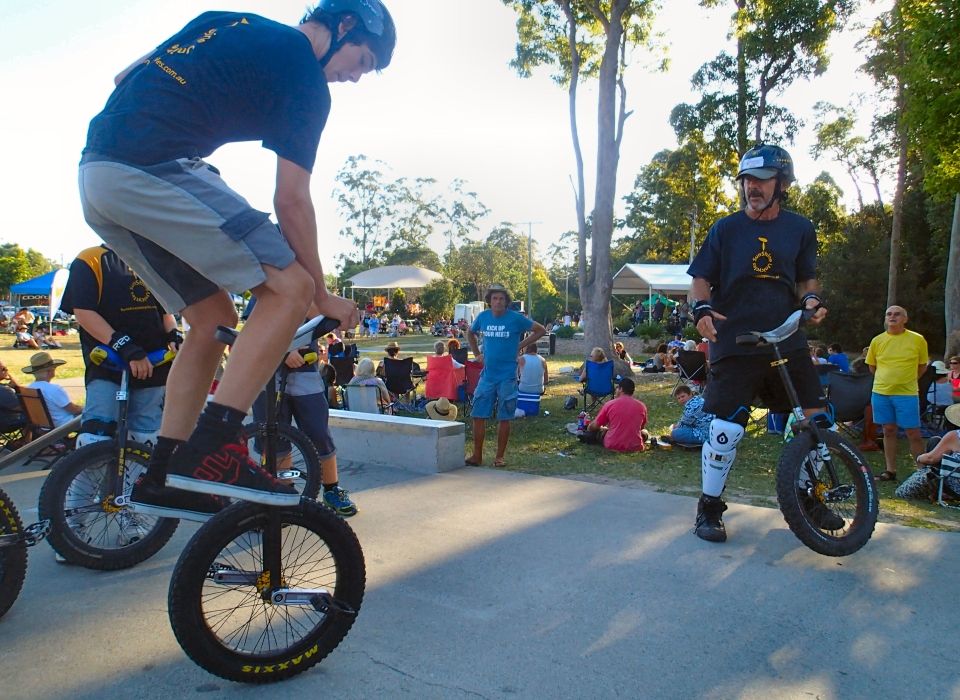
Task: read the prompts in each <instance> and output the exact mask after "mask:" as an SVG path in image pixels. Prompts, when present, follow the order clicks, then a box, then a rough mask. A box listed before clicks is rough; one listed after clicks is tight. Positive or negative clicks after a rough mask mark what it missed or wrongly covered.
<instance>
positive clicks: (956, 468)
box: [933, 454, 960, 510]
mask: <svg viewBox="0 0 960 700" xmlns="http://www.w3.org/2000/svg"><path fill="white" fill-rule="evenodd" d="M933 473H934V477H935V478H936V479H937V482H938V483H937V503H938V504H939V505H941V506H943V507H944V508H955V509H958V510H960V506H955V505H948V504H947V503H944V502H943V487H944V483H945V482H946V481H947V479H956V478H957V477H960V455H958V454H952V455H944V456H943V458H942V459H941V460H940V464H939V466H937V467H934V472H933ZM948 488H949V487H948ZM951 490H952V489H951Z"/></svg>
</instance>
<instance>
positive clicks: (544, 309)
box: [530, 265, 563, 323]
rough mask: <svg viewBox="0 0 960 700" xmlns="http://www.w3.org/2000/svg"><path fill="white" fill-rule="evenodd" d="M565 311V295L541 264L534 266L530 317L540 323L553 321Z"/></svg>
mask: <svg viewBox="0 0 960 700" xmlns="http://www.w3.org/2000/svg"><path fill="white" fill-rule="evenodd" d="M562 312H563V297H562V296H561V295H560V293H559V292H558V291H557V289H556V287H554V286H553V282H551V281H550V278H549V277H547V272H546V270H544V269H543V268H542V267H540V266H539V265H538V266H536V267H534V268H533V308H532V309H531V310H530V318H532V319H533V320H534V321H537V322H538V323H543V322H544V321H548V322H552V321H553V319H554V318H556V317H557V316H559V315H561V314H562Z"/></svg>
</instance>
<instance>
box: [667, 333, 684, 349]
mask: <svg viewBox="0 0 960 700" xmlns="http://www.w3.org/2000/svg"><path fill="white" fill-rule="evenodd" d="M683 345H684V343H683V333H681V332H680V331H677V332H676V333H674V335H673V340H671V341H670V342H669V343H667V348H668V349H670V350H672V349H673V348H676V349H677V350H680V349H681V348H682V347H683Z"/></svg>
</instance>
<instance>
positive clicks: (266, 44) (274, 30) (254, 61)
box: [84, 12, 330, 171]
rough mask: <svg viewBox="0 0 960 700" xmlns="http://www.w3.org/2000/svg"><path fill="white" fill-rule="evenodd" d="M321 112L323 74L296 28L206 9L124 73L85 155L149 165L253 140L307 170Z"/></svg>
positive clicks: (323, 117)
mask: <svg viewBox="0 0 960 700" xmlns="http://www.w3.org/2000/svg"><path fill="white" fill-rule="evenodd" d="M329 113H330V91H329V88H328V86H327V81H326V78H325V76H324V74H323V70H322V69H321V68H320V64H319V62H318V61H317V57H316V56H315V55H314V53H313V49H312V47H311V45H310V41H309V39H307V37H306V36H305V35H304V34H303V33H302V32H300V31H297V30H296V29H295V28H294V27H290V26H287V25H284V24H279V23H277V22H274V21H272V20H269V19H265V18H263V17H258V16H257V15H252V14H242V13H236V12H205V13H203V14H202V15H200V16H199V17H197V18H196V19H195V20H193V21H192V22H190V23H189V24H188V25H187V26H186V27H184V28H183V29H182V30H180V31H179V32H178V33H177V34H175V35H174V36H172V37H170V39H168V40H167V41H165V42H164V43H163V44H161V45H160V46H159V47H157V50H156V51H154V52H153V54H152V55H151V56H150V58H149V59H147V60H146V61H144V62H143V64H141V65H139V66H137V67H135V68H134V69H133V70H132V71H130V73H129V74H128V75H127V76H126V77H125V78H124V79H123V81H122V82H121V83H120V85H118V86H117V88H116V90H114V91H113V94H112V95H110V99H109V100H107V105H106V107H104V109H103V111H102V112H100V114H98V115H97V116H96V117H94V118H93V120H92V121H91V122H90V129H89V131H88V132H87V145H86V147H85V148H84V153H87V152H95V153H102V154H104V155H107V156H110V157H112V158H116V159H117V160H120V161H124V162H128V163H133V164H135V165H156V164H158V163H165V162H168V161H171V160H176V159H177V158H196V157H200V158H205V157H206V156H208V155H210V154H211V153H213V152H214V151H215V150H216V149H217V148H219V147H220V146H222V145H223V144H225V143H234V142H238V141H262V142H263V147H264V148H267V149H269V150H271V151H274V152H275V153H276V154H277V155H278V156H280V157H281V158H285V159H286V160H289V161H292V162H294V163H296V164H297V165H299V166H300V167H302V168H304V169H306V170H308V171H312V170H313V165H314V162H315V160H316V157H317V146H318V145H319V143H320V134H321V132H322V131H323V127H324V125H325V124H326V122H327V116H328V115H329Z"/></svg>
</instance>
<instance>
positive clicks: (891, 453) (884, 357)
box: [867, 306, 930, 482]
mask: <svg viewBox="0 0 960 700" xmlns="http://www.w3.org/2000/svg"><path fill="white" fill-rule="evenodd" d="M908 320H909V318H908V316H907V312H906V310H904V309H903V307H901V306H891V307H890V308H889V309H887V313H886V317H885V325H886V327H887V330H886V332H884V333H881V334H880V335H878V336H877V337H876V338H874V339H873V340H871V341H870V349H869V350H868V351H867V366H869V367H870V371H871V372H872V373H873V374H874V379H873V396H872V398H871V401H870V405H871V406H872V407H873V420H874V421H876V422H877V423H880V424H881V425H883V457H884V459H885V461H886V463H887V469H886V471H885V472H883V473H882V474H881V475H880V476H878V477H877V481H893V482H896V480H897V428H898V427H899V428H903V431H904V432H905V433H906V434H907V439H908V440H909V441H910V452H912V453H913V456H914V457H918V456H919V455H920V454H922V453H923V452H924V449H923V443H922V442H921V439H920V388H919V386H918V385H917V379H919V377H920V375H921V374H923V372H924V370H926V368H927V362H928V361H929V359H930V358H929V356H928V355H927V341H926V340H924V338H923V336H922V335H920V334H919V333H914V332H913V331H908V330H907V328H906V325H907V321H908Z"/></svg>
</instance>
